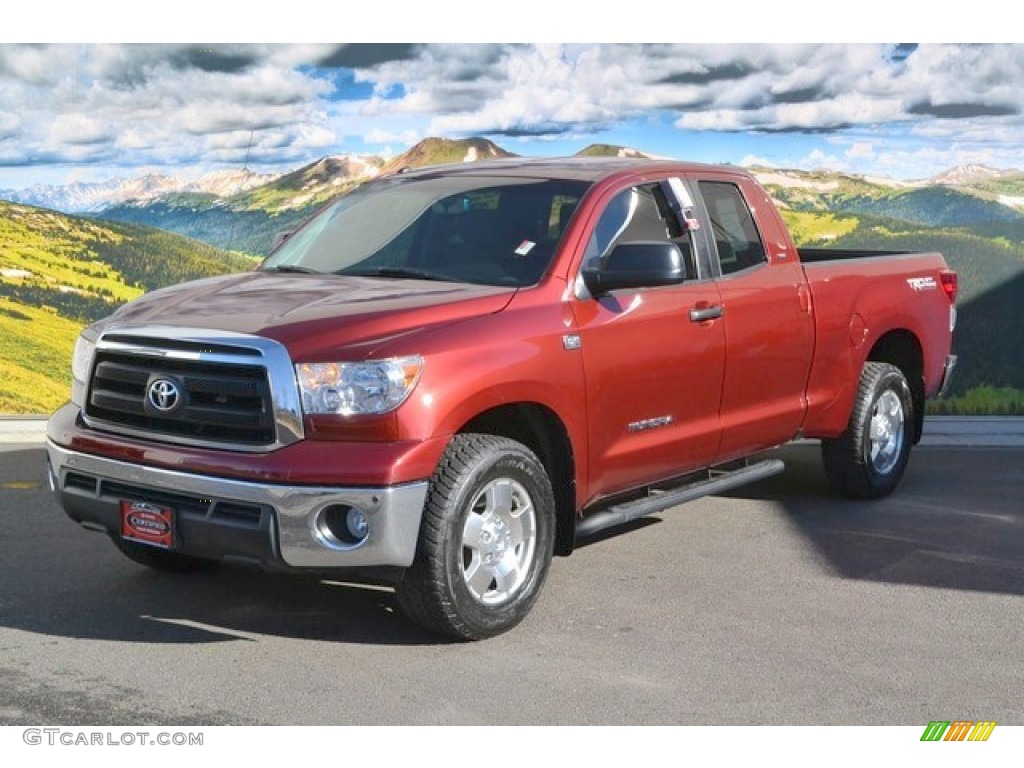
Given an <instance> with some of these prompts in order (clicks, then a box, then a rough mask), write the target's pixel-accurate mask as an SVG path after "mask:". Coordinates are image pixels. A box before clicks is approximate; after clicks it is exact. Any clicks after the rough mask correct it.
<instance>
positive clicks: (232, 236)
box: [224, 129, 256, 251]
mask: <svg viewBox="0 0 1024 768" xmlns="http://www.w3.org/2000/svg"><path fill="white" fill-rule="evenodd" d="M255 134H256V131H255V130H254V129H249V143H248V144H247V145H246V147H245V160H243V161H242V174H243V177H244V174H245V172H246V171H248V170H249V153H250V152H252V139H253V136H254V135H255ZM241 191H242V179H239V180H238V189H237V190H235V194H238V193H239V192H241ZM235 218H236V217H235V216H232V217H231V227H230V228H229V229H228V242H227V245H226V246H225V248H224V250H226V251H230V250H231V246H232V245H233V244H234V242H235Z"/></svg>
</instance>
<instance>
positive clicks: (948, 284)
mask: <svg viewBox="0 0 1024 768" xmlns="http://www.w3.org/2000/svg"><path fill="white" fill-rule="evenodd" d="M939 280H941V281H942V290H944V291H945V292H946V296H947V297H948V298H949V303H950V304H955V303H956V293H957V289H958V287H959V284H958V282H957V276H956V272H954V271H953V270H951V269H944V270H942V271H941V272H939Z"/></svg>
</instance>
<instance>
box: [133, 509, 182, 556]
mask: <svg viewBox="0 0 1024 768" xmlns="http://www.w3.org/2000/svg"><path fill="white" fill-rule="evenodd" d="M121 536H122V537H123V538H125V539H128V540H129V541H138V542H141V543H142V544H150V545H152V546H154V547H163V548H164V549H173V548H174V511H173V510H172V509H171V508H170V507H158V506H157V505H155V504H149V503H147V502H145V501H122V502H121Z"/></svg>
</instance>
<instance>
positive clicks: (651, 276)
mask: <svg viewBox="0 0 1024 768" xmlns="http://www.w3.org/2000/svg"><path fill="white" fill-rule="evenodd" d="M582 274H583V282H584V283H585V284H586V286H587V290H589V291H590V293H591V294H592V295H594V296H599V295H601V294H603V293H608V292H609V291H616V290H619V289H622V288H654V287H657V286H660V285H677V284H678V283H681V282H683V281H684V280H685V279H686V277H687V275H686V260H685V259H684V258H683V252H682V251H681V250H679V246H678V245H676V244H675V243H665V242H657V243H620V244H619V245H617V246H615V248H613V249H612V252H611V253H610V254H608V256H607V258H606V259H605V264H604V267H602V268H600V269H584V270H583V273H582Z"/></svg>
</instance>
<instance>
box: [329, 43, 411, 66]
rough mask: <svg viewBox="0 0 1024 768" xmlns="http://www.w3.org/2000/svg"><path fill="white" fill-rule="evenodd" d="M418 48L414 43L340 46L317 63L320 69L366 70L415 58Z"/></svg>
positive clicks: (350, 44)
mask: <svg viewBox="0 0 1024 768" xmlns="http://www.w3.org/2000/svg"><path fill="white" fill-rule="evenodd" d="M416 49H417V46H416V45H415V44H412V43H349V44H348V45H339V46H338V47H337V48H335V49H334V50H333V51H331V52H330V53H328V54H326V55H324V56H322V57H321V58H320V59H319V60H318V61H317V62H316V64H317V66H320V67H344V68H346V69H366V68H367V67H376V66H380V65H381V64H387V63H388V62H392V61H409V60H411V59H413V58H415V54H416Z"/></svg>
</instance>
